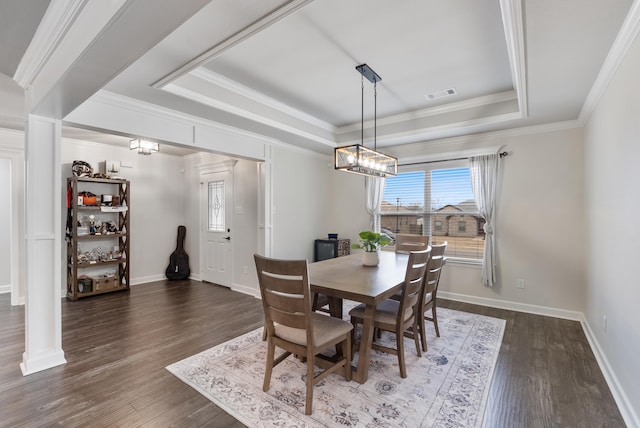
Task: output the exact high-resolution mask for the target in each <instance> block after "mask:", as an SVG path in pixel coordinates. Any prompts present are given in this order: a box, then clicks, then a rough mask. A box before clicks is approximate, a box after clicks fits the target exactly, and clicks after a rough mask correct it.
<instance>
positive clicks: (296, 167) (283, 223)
mask: <svg viewBox="0 0 640 428" xmlns="http://www.w3.org/2000/svg"><path fill="white" fill-rule="evenodd" d="M328 165H329V160H328V159H327V158H326V157H325V156H320V155H315V154H311V153H310V152H309V153H306V152H302V151H293V150H287V149H284V148H282V147H275V148H274V150H273V257H276V258H288V259H301V258H306V259H307V260H309V261H312V260H313V241H314V240H315V239H318V238H326V237H327V233H331V232H334V230H332V229H331V226H332V222H331V221H330V212H331V205H332V201H333V200H334V193H335V192H336V191H337V189H334V188H332V184H333V181H332V178H331V174H333V173H334V170H333V168H330V167H329V166H328Z"/></svg>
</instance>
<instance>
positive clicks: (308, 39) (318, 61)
mask: <svg viewBox="0 0 640 428" xmlns="http://www.w3.org/2000/svg"><path fill="white" fill-rule="evenodd" d="M121 1H122V2H123V3H124V4H125V5H126V6H128V7H129V9H132V7H133V6H131V4H134V5H135V3H136V2H137V3H141V2H142V1H143V0H121ZM35 3H37V2H35V1H34V2H24V1H20V0H11V1H9V2H4V3H1V4H0V28H3V29H5V31H0V37H2V40H1V41H2V42H3V43H2V44H1V45H0V46H2V48H1V49H0V62H1V63H0V72H2V73H3V74H4V76H3V75H0V93H2V95H3V99H7V100H9V99H11V100H12V101H11V105H13V104H18V103H19V100H16V99H15V98H16V92H18V93H19V92H20V91H16V86H17V85H16V84H15V82H13V81H11V79H9V78H8V77H13V76H11V75H10V73H11V72H12V70H13V72H15V67H17V65H16V64H15V58H16V57H20V55H21V54H22V53H24V50H25V49H26V45H28V44H26V43H24V40H26V39H30V36H29V34H28V33H29V32H28V31H26V30H25V29H24V28H22V29H20V30H18V29H17V28H16V27H18V26H15V25H13V26H12V27H6V26H5V25H4V24H6V23H7V22H11V21H12V18H18V17H21V18H20V19H23V18H22V17H23V16H27V17H31V20H32V21H35V22H37V21H38V20H39V19H40V17H41V16H42V8H40V9H39V8H37V7H35V6H34V4H35ZM41 3H44V4H46V3H48V2H46V1H42V2H41ZM191 3H193V1H192V2H191ZM201 3H202V4H205V3H206V4H205V5H204V7H202V8H201V9H200V5H198V6H197V8H198V9H199V10H197V11H196V12H195V13H194V14H192V15H191V14H190V13H189V14H185V19H186V21H185V20H183V21H180V25H177V24H176V23H173V24H174V26H173V27H171V28H170V31H169V27H167V29H166V31H164V33H162V34H163V38H162V39H160V40H158V42H157V43H156V42H154V44H153V46H150V48H149V49H147V50H146V53H144V54H143V55H138V59H137V60H134V61H132V62H130V63H128V64H127V66H126V67H124V68H123V69H122V70H118V73H114V76H113V78H112V79H110V81H109V82H108V83H107V84H106V86H105V87H104V90H107V91H110V92H113V93H116V94H120V95H124V96H127V97H130V98H134V99H137V100H141V101H145V102H149V103H153V104H157V105H161V106H164V107H167V108H170V109H174V110H177V111H180V112H184V113H186V114H189V115H193V116H197V117H200V118H204V119H208V120H213V121H216V122H219V123H223V124H225V125H229V126H234V127H238V128H241V129H244V130H248V131H251V132H256V133H260V134H264V135H267V136H269V137H271V138H276V139H278V140H281V141H283V142H285V143H288V144H292V145H296V146H299V147H304V148H307V149H310V150H315V151H318V152H326V153H329V152H330V151H331V150H332V148H333V147H335V146H336V145H341V144H345V143H348V142H355V141H358V140H359V139H360V119H361V107H362V105H361V98H360V97H361V86H360V82H361V76H360V74H359V73H358V72H357V71H356V70H355V66H356V65H358V64H361V63H367V64H368V65H369V66H371V67H372V68H373V69H374V70H375V71H376V72H377V73H378V74H379V75H380V76H381V77H382V81H381V82H380V83H379V84H378V87H377V89H378V101H377V140H378V141H377V143H378V146H381V147H384V146H392V145H397V144H404V143H410V142H424V143H425V144H428V141H429V140H433V139H436V138H443V137H449V136H459V135H465V134H468V133H477V132H486V131H493V130H500V129H509V128H514V127H522V126H529V125H538V124H545V123H555V122H562V121H571V120H577V119H578V118H579V116H580V113H581V110H582V109H583V106H584V105H585V100H586V99H587V96H588V95H589V92H590V91H591V89H592V87H593V85H594V82H595V81H596V78H597V76H598V73H599V72H600V70H601V68H602V66H603V63H604V62H605V58H606V57H607V54H608V53H609V51H610V49H611V47H612V44H613V42H614V40H615V38H616V36H617V35H618V32H619V31H620V28H621V27H622V24H623V21H624V19H625V17H626V16H627V13H628V12H629V10H630V7H631V5H632V3H633V1H632V0H562V1H557V0H449V1H436V0H403V1H402V2H401V3H399V2H392V1H391V0H350V1H344V0H315V1H312V0H289V1H286V0H263V1H261V2H255V1H250V0H217V1H211V2H207V1H201ZM7 5H10V7H9V8H7ZM19 5H23V9H21V8H20V7H19ZM40 6H41V4H40ZM123 10H124V9H123ZM194 10H195V6H194ZM169 12H170V11H169ZM169 12H167V13H169ZM123 13H127V10H125V11H124V12H123ZM174 13H175V12H174ZM154 14H155V15H162V14H163V11H162V9H158V10H154ZM187 15H188V16H187ZM24 19H26V18H24ZM154 19H155V21H156V22H158V17H156V18H154ZM14 21H15V20H14ZM28 21H29V19H27V22H26V23H28ZM139 25H140V28H142V29H144V28H145V27H146V26H152V25H154V23H153V20H152V19H149V20H148V21H144V22H140V23H139ZM168 25H169V24H167V26H168ZM25 27H28V28H31V27H33V23H31V26H29V25H25ZM106 28H107V29H106V30H105V31H103V32H102V33H101V34H100V35H98V36H97V37H103V38H106V37H107V36H106V35H105V34H104V33H106V32H108V27H106ZM138 30H139V29H138ZM119 31H122V25H121V26H120V27H119ZM131 31H132V34H135V33H134V29H131ZM14 38H17V40H19V41H20V43H17V42H15V40H14ZM5 41H10V42H11V43H5ZM94 45H97V46H99V44H94ZM120 49H122V50H123V54H124V51H126V50H127V46H121V47H120ZM138 49H140V48H139V47H138ZM11 58H14V59H11ZM364 83H365V88H364V89H365V104H364V116H365V121H366V122H365V128H366V131H365V143H366V144H368V145H369V144H371V143H370V141H371V137H372V134H373V130H372V127H373V125H372V122H371V119H372V118H373V86H372V85H371V84H370V83H369V82H368V81H366V80H365V82H364ZM450 88H454V89H455V90H456V92H457V93H456V94H455V95H453V96H450V97H446V98H439V99H436V100H428V99H427V98H426V97H425V94H427V93H431V92H436V91H441V90H446V89H450ZM65 90H72V88H70V87H67V86H65ZM18 98H19V97H18ZM23 108H24V107H16V109H15V110H12V109H11V106H9V107H7V105H6V103H5V104H4V105H2V106H0V125H4V126H15V123H16V120H15V119H16V118H20V117H21V115H22V114H23V113H22V112H23V111H24V110H23ZM12 115H14V116H15V117H12ZM65 133H66V135H68V136H75V137H76V138H92V139H93V140H94V141H101V142H113V143H114V144H120V145H123V144H127V143H128V139H129V137H131V136H115V137H113V138H109V137H108V136H104V135H96V134H86V133H84V131H83V133H79V131H78V130H75V131H73V130H66V131H65ZM182 150H183V149H179V148H176V149H175V150H174V151H173V152H172V154H176V155H180V154H184V153H189V152H188V151H182Z"/></svg>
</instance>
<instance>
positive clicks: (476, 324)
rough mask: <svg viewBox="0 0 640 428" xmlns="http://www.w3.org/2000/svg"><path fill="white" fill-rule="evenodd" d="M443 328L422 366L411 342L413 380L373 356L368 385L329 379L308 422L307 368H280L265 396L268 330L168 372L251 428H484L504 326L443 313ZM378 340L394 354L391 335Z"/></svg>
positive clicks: (293, 362)
mask: <svg viewBox="0 0 640 428" xmlns="http://www.w3.org/2000/svg"><path fill="white" fill-rule="evenodd" d="M349 303H351V302H349ZM345 306H347V305H345ZM345 309H347V308H345ZM347 312H348V310H345V313H347ZM438 321H439V327H440V335H441V337H436V335H435V332H434V330H433V326H432V325H431V324H430V323H427V335H428V336H427V342H428V348H429V349H428V351H427V352H426V353H423V354H422V358H419V357H418V356H417V355H416V351H415V345H414V343H413V340H411V339H405V359H406V364H407V374H408V376H407V378H405V379H402V378H401V377H400V369H399V368H398V359H397V357H396V356H395V355H389V354H384V353H381V352H378V351H372V353H371V364H370V368H369V378H368V380H367V382H365V383H364V384H362V385H361V384H359V383H357V382H355V381H351V382H346V381H345V380H344V378H343V377H342V376H339V375H335V374H332V375H330V376H328V377H327V378H326V379H325V380H323V381H322V382H321V383H319V384H318V385H316V387H315V389H314V396H313V414H312V415H310V416H306V415H305V414H304V400H305V383H304V382H305V377H306V374H305V373H306V371H305V365H304V364H303V363H301V362H300V361H298V360H297V359H294V358H293V357H289V358H287V359H286V360H285V361H283V362H282V363H280V364H279V365H278V366H276V367H275V368H274V369H273V373H272V378H271V388H270V389H269V391H268V392H266V393H265V392H263V391H262V382H263V379H264V371H265V361H266V342H263V341H262V328H259V329H256V330H254V331H251V332H249V333H247V334H245V335H243V336H240V337H237V338H235V339H232V340H230V341H228V342H226V343H223V344H221V345H218V346H216V347H214V348H211V349H208V350H206V351H204V352H201V353H199V354H197V355H194V356H192V357H189V358H186V359H184V360H182V361H179V362H177V363H174V364H172V365H170V366H168V367H167V370H169V371H170V372H171V373H173V374H174V375H175V376H177V377H178V378H179V379H181V380H182V381H183V382H185V383H187V384H188V385H190V386H191V387H193V388H194V389H196V390H197V391H198V392H200V393H201V394H202V395H204V396H205V397H207V398H208V399H209V400H211V401H212V402H214V403H215V404H216V405H217V406H219V407H220V408H222V409H223V410H225V411H226V412H228V413H229V414H231V415H232V416H233V417H234V418H236V419H237V420H239V421H240V422H242V423H244V424H245V425H247V426H249V427H299V428H301V427H333V426H346V427H480V426H481V425H482V418H483V414H484V409H485V405H486V401H487V396H488V392H489V387H490V385H491V378H492V376H493V370H494V367H495V363H496V360H497V357H498V351H499V349H500V344H501V342H502V336H503V334H504V327H505V321H504V320H500V319H496V318H490V317H486V316H482V315H475V314H470V313H466V312H458V311H453V310H448V309H444V308H440V309H438ZM378 340H379V341H380V342H381V343H383V344H384V343H387V344H392V346H393V347H395V339H394V336H393V335H391V334H387V333H384V332H383V335H382V338H381V339H378ZM278 351H279V350H278V349H276V352H278ZM276 355H278V354H276ZM357 356H358V354H357V353H356V359H357ZM354 365H355V361H354Z"/></svg>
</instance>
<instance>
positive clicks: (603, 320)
mask: <svg viewBox="0 0 640 428" xmlns="http://www.w3.org/2000/svg"><path fill="white" fill-rule="evenodd" d="M602 329H603V330H604V332H605V333H606V332H607V316H606V315H604V316H603V317H602Z"/></svg>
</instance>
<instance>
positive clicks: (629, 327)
mask: <svg viewBox="0 0 640 428" xmlns="http://www.w3.org/2000/svg"><path fill="white" fill-rule="evenodd" d="M639 73H640V40H638V39H637V38H636V40H635V42H634V43H633V45H632V46H631V48H630V50H629V51H628V53H627V56H626V58H625V59H624V61H623V62H622V64H621V66H620V68H619V69H618V71H617V73H616V75H615V77H614V78H613V80H612V82H611V83H610V84H609V86H608V88H607V89H606V92H605V93H604V95H603V96H602V98H601V99H600V101H599V103H598V106H597V108H596V109H595V111H594V112H593V114H592V116H591V118H590V120H589V121H588V123H587V126H586V127H585V169H584V170H585V175H584V180H585V184H586V203H585V212H586V213H587V217H586V228H585V231H586V232H585V233H586V235H587V245H586V248H587V256H586V259H587V261H586V266H587V273H586V284H587V286H586V300H587V301H586V310H585V315H586V318H587V323H588V326H589V328H590V331H591V334H592V335H593V338H594V339H595V341H596V342H597V344H598V346H597V348H598V349H597V350H598V351H599V352H600V353H601V356H602V358H603V360H604V361H605V364H606V366H607V367H608V368H609V369H610V370H611V374H613V373H615V376H613V378H614V383H615V384H617V385H618V387H619V389H618V391H616V390H615V389H614V394H616V393H618V394H619V397H622V399H623V400H624V402H626V407H625V406H623V408H622V409H621V410H622V411H623V413H625V412H626V413H627V415H628V417H629V418H632V419H633V420H634V421H635V425H636V426H640V363H639V362H638V356H639V355H640V310H639V307H638V305H639V304H640V283H639V280H638V278H640V263H639V261H638V255H639V254H640V253H639V251H638V243H639V242H640V226H638V219H639V218H640V191H639V189H638V185H639V183H640V167H639V166H638V159H640V85H639V84H638V75H639ZM605 316H606V318H607V323H606V329H605V323H604V317H605ZM605 374H606V370H605ZM618 402H620V400H618ZM627 422H629V419H627Z"/></svg>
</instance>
